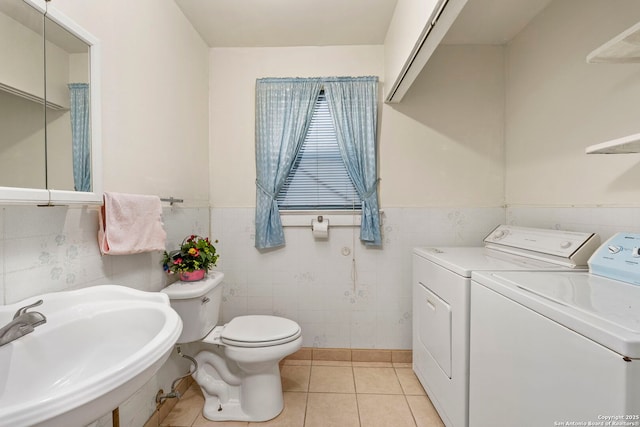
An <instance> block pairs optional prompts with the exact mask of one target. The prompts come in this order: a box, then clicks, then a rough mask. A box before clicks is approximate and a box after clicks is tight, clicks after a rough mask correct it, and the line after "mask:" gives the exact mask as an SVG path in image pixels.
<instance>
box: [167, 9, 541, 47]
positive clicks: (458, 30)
mask: <svg viewBox="0 0 640 427" xmlns="http://www.w3.org/2000/svg"><path fill="white" fill-rule="evenodd" d="M550 1H551V0H469V2H468V3H467V5H466V6H465V8H464V9H463V11H462V13H461V14H460V16H459V17H458V19H457V20H456V22H455V23H454V25H453V27H452V28H451V30H450V31H449V33H448V34H447V36H446V37H445V39H444V41H443V43H447V44H504V43H505V42H508V41H509V40H511V39H512V38H513V37H514V36H515V35H516V34H518V33H519V32H520V31H521V30H522V29H523V28H524V27H525V26H526V24H527V23H528V22H529V21H530V20H531V19H532V18H533V17H534V16H535V15H537V14H538V13H539V12H540V11H541V10H542V9H544V7H546V5H547V4H548V3H549V2H550ZM175 2H176V3H177V5H178V7H180V9H182V11H183V13H184V14H185V16H186V17H187V19H189V21H190V22H191V23H192V24H193V26H194V27H195V29H196V30H197V31H198V33H200V35H201V36H202V38H203V39H204V40H205V42H206V43H207V44H208V45H209V46H210V47H281V46H334V45H336V46H337V45H367V44H374V45H380V44H384V39H385V36H386V33H387V29H388V27H389V23H390V22H391V17H392V16H393V11H394V8H395V5H396V2H397V0H270V1H265V0H175Z"/></svg>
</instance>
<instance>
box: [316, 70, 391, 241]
mask: <svg viewBox="0 0 640 427" xmlns="http://www.w3.org/2000/svg"><path fill="white" fill-rule="evenodd" d="M324 93H325V95H326V97H327V101H328V103H329V108H330V110H331V115H332V116H333V120H334V123H335V126H336V135H337V138H338V146H339V147H340V152H341V154H342V159H343V160H344V163H345V166H346V167H347V171H348V172H349V176H350V177H351V180H352V181H353V184H354V186H355V188H356V191H357V192H358V195H359V196H360V200H361V201H362V222H361V226H360V240H362V241H363V242H364V243H365V244H366V245H371V246H380V245H381V244H382V239H381V235H380V214H379V212H380V211H379V208H378V176H377V163H376V162H377V156H376V150H377V147H376V132H377V117H378V113H377V108H378V101H377V95H378V78H377V77H349V78H337V79H328V80H326V81H325V83H324Z"/></svg>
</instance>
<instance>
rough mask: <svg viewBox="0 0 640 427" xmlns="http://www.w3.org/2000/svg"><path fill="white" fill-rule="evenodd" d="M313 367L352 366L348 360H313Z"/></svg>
mask: <svg viewBox="0 0 640 427" xmlns="http://www.w3.org/2000/svg"><path fill="white" fill-rule="evenodd" d="M311 364H312V365H313V366H352V363H351V361H349V360H314V361H313V362H312V363H311Z"/></svg>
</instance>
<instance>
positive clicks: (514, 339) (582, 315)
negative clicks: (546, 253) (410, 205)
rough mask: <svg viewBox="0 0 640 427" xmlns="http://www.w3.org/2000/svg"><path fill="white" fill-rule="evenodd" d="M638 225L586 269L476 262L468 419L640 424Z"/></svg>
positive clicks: (477, 426)
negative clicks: (506, 267)
mask: <svg viewBox="0 0 640 427" xmlns="http://www.w3.org/2000/svg"><path fill="white" fill-rule="evenodd" d="M639 285H640V234H628V233H620V234H616V235H615V236H613V237H612V238H611V239H609V240H608V241H607V242H605V244H603V245H602V246H601V247H600V248H599V249H598V250H597V251H596V252H595V253H594V254H593V256H592V257H591V259H590V260H589V271H588V272H580V273H566V272H474V273H473V274H472V284H471V340H470V394H469V421H470V423H469V424H470V426H472V427H485V426H496V427H499V426H531V427H539V426H567V425H584V426H597V425H600V426H612V425H613V426H638V425H640V286H639Z"/></svg>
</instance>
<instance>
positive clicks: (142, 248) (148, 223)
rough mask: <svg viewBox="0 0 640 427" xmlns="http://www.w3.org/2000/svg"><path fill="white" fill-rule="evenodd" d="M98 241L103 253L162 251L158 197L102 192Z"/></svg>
mask: <svg viewBox="0 0 640 427" xmlns="http://www.w3.org/2000/svg"><path fill="white" fill-rule="evenodd" d="M99 216H100V229H99V230H98V243H99V244H100V252H101V253H102V254H103V255H126V254H137V253H141V252H152V251H163V250H164V246H165V241H166V239H167V233H166V232H165V231H164V228H163V225H162V205H161V203H160V198H159V197H158V196H144V195H138V194H123V193H104V205H103V206H102V208H101V209H100V215H99Z"/></svg>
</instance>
